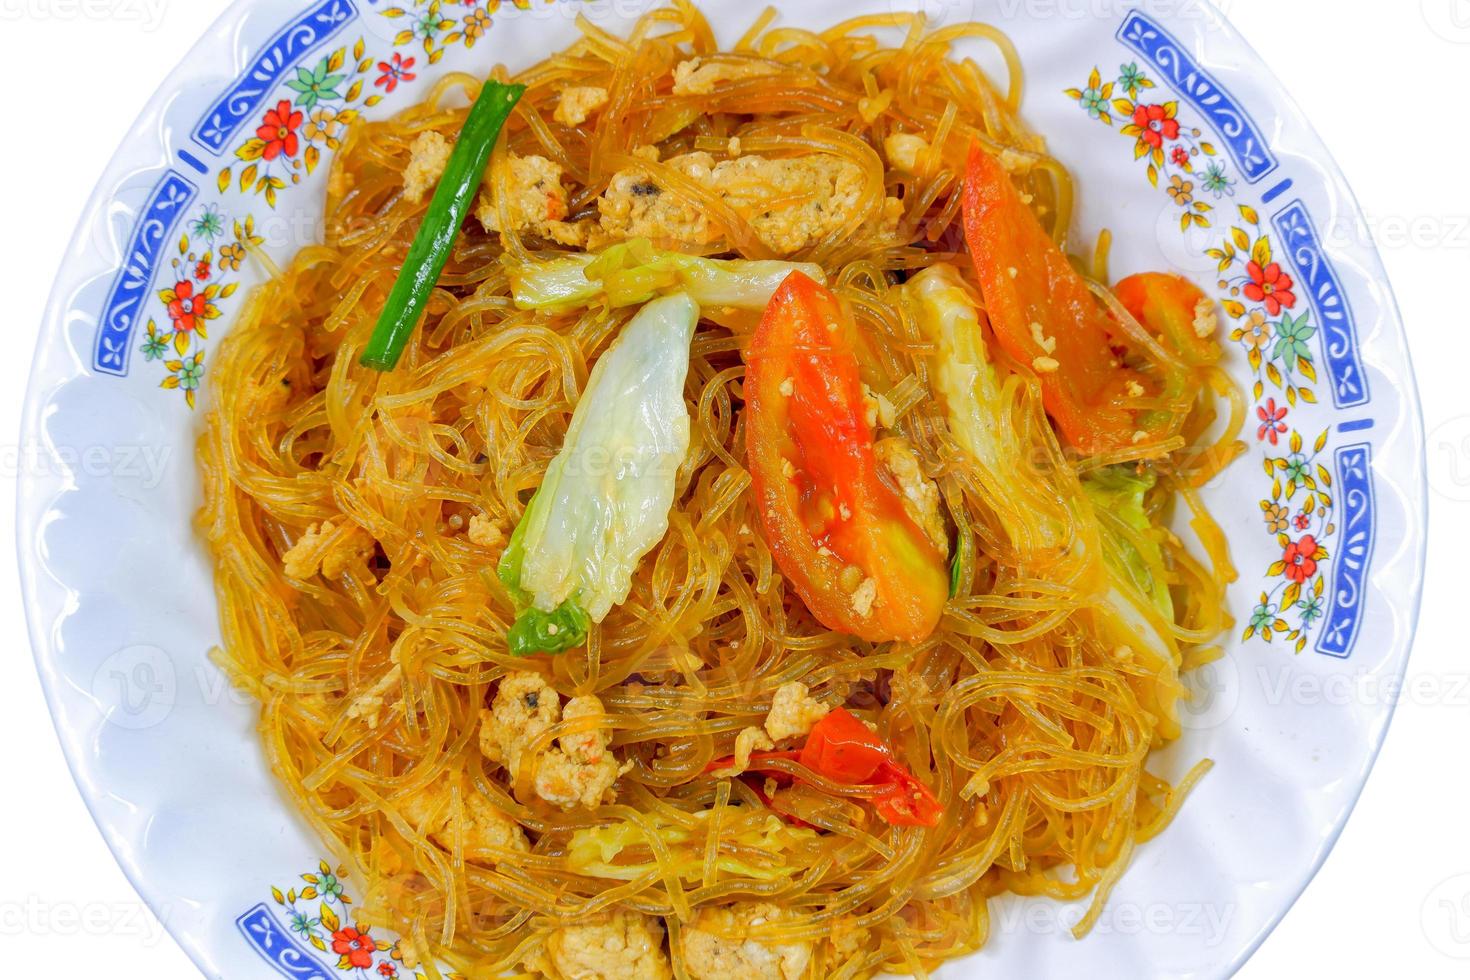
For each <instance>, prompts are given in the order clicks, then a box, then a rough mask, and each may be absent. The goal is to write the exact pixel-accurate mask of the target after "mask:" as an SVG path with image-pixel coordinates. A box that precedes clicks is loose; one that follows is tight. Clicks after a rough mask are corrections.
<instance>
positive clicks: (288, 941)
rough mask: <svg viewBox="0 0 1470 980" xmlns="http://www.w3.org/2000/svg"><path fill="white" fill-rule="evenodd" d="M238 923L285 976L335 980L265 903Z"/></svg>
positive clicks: (294, 979) (256, 907) (257, 950)
mask: <svg viewBox="0 0 1470 980" xmlns="http://www.w3.org/2000/svg"><path fill="white" fill-rule="evenodd" d="M235 925H236V926H238V927H239V929H240V932H241V934H242V935H243V936H244V937H245V941H246V942H248V943H249V944H250V945H251V946H252V947H253V948H254V949H255V951H256V952H257V953H259V954H260V955H261V956H262V957H264V958H265V960H266V962H268V963H269V964H270V965H271V966H273V967H275V968H276V970H277V972H279V973H280V974H281V975H282V976H285V977H290V978H291V980H333V977H332V974H331V973H329V972H327V970H326V969H325V968H324V967H323V966H322V965H321V963H319V962H318V961H317V959H316V958H315V957H314V956H312V955H311V954H310V953H309V952H307V951H306V950H305V949H302V948H301V947H300V946H298V945H297V944H296V941H295V940H293V939H292V938H291V934H290V933H288V932H287V931H286V930H285V929H284V928H283V927H282V926H281V924H280V923H279V922H277V921H276V917H275V916H273V915H271V910H270V908H269V907H268V906H267V905H265V904H264V903H261V904H260V905H257V906H255V907H254V908H253V909H251V910H250V911H248V912H246V913H245V914H244V915H242V916H240V917H239V918H238V919H236V920H235Z"/></svg>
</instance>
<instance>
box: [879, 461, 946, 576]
mask: <svg viewBox="0 0 1470 980" xmlns="http://www.w3.org/2000/svg"><path fill="white" fill-rule="evenodd" d="M873 452H874V454H875V455H876V456H877V457H878V463H879V464H880V465H881V466H882V467H883V468H884V469H885V470H887V471H888V474H889V475H890V476H892V477H893V481H894V482H895V483H897V484H898V489H899V490H900V491H901V492H902V493H903V509H904V512H905V513H907V514H908V515H909V519H910V520H912V521H913V522H914V523H915V524H917V525H918V526H919V527H920V528H921V529H923V531H924V534H925V535H926V536H928V538H929V540H930V541H932V542H933V543H934V547H936V548H938V549H939V550H940V551H941V552H943V553H945V554H948V553H949V533H948V532H947V531H946V530H945V528H944V515H943V513H942V512H941V510H940V507H939V487H938V486H937V485H936V484H935V483H934V481H933V480H931V479H929V478H928V477H926V476H925V475H924V471H923V470H922V469H921V468H920V467H919V456H918V454H917V453H915V452H914V447H913V446H911V445H909V441H908V440H907V439H902V438H899V437H897V436H894V437H892V438H889V439H880V440H879V441H878V442H876V443H874V445H873Z"/></svg>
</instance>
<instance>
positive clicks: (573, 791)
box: [536, 695, 633, 810]
mask: <svg viewBox="0 0 1470 980" xmlns="http://www.w3.org/2000/svg"><path fill="white" fill-rule="evenodd" d="M602 713H603V710H602V702H601V701H599V700H598V699H597V698H595V697H592V696H590V695H589V696H587V697H580V698H572V699H571V700H570V701H568V702H567V707H566V712H565V714H564V715H563V718H564V719H573V718H581V717H585V716H588V715H600V714H602ZM611 741H612V736H611V735H609V734H607V733H606V732H605V731H603V730H601V729H595V730H593V731H590V732H579V733H577V734H574V735H563V736H562V737H561V738H559V739H557V743H558V747H557V748H555V749H552V750H551V751H550V752H548V753H546V755H545V756H544V757H543V758H542V759H541V763H540V765H539V767H538V768H537V770H536V795H537V796H540V797H541V798H542V799H543V800H546V801H547V802H548V803H554V804H556V805H557V806H559V807H561V808H562V809H563V810H570V809H572V808H573V807H576V806H584V807H587V808H588V809H592V808H593V807H596V806H597V805H598V804H599V803H601V802H602V801H603V798H604V797H605V796H607V795H608V793H609V792H610V791H611V790H612V786H613V783H616V782H617V781H618V777H619V776H621V775H622V774H623V773H625V772H627V771H628V770H629V769H631V768H632V767H633V763H632V762H628V763H626V764H624V765H623V766H622V767H619V766H618V760H617V759H616V758H615V757H614V756H613V754H612V753H611V752H609V751H608V750H607V746H608V743H609V742H611Z"/></svg>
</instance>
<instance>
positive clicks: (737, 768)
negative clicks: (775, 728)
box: [714, 728, 776, 779]
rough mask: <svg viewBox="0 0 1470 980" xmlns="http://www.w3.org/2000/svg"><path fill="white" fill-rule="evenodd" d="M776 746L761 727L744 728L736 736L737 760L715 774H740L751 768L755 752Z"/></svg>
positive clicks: (765, 750)
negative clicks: (751, 758)
mask: <svg viewBox="0 0 1470 980" xmlns="http://www.w3.org/2000/svg"><path fill="white" fill-rule="evenodd" d="M775 747H776V743H775V742H773V741H771V737H770V736H769V735H767V734H766V733H765V732H764V731H762V730H761V729H759V728H746V729H742V730H741V732H740V734H739V735H736V736H735V762H734V764H733V765H731V766H729V767H727V768H725V769H716V770H715V772H714V774H715V775H716V776H719V777H720V778H721V779H724V778H726V777H729V776H738V775H740V774H741V773H742V772H744V771H745V770H747V769H749V768H750V757H751V754H752V753H755V752H769V751H770V750H771V749H774V748H775Z"/></svg>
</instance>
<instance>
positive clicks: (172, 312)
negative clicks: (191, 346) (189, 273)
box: [168, 279, 206, 333]
mask: <svg viewBox="0 0 1470 980" xmlns="http://www.w3.org/2000/svg"><path fill="white" fill-rule="evenodd" d="M172 292H173V297H174V298H173V299H171V300H169V304H168V317H169V319H170V320H172V321H173V322H174V329H175V330H182V331H184V332H185V333H188V332H189V331H192V330H195V329H197V328H198V326H199V321H200V320H201V319H202V318H203V315H204V307H205V305H206V304H205V301H204V299H203V298H202V297H199V296H195V295H194V284H193V283H192V282H190V281H189V280H187V279H185V280H184V281H183V282H180V283H176V284H175V285H174V288H173V290H172Z"/></svg>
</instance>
